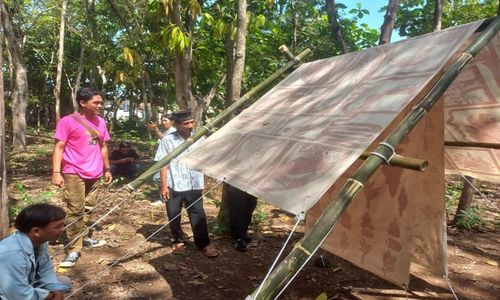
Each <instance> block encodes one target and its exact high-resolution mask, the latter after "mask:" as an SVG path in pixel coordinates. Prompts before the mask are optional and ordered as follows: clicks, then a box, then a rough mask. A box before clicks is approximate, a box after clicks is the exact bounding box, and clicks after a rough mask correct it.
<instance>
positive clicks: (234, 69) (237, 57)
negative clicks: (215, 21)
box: [217, 0, 247, 229]
mask: <svg viewBox="0 0 500 300" xmlns="http://www.w3.org/2000/svg"><path fill="white" fill-rule="evenodd" d="M246 8H247V1H246V0H238V3H237V7H236V14H237V25H236V41H234V42H232V41H230V42H228V43H227V44H228V46H229V48H228V49H227V50H228V53H232V55H231V56H229V55H228V63H227V66H228V70H227V74H228V80H227V91H226V108H228V107H229V106H230V105H231V104H233V103H234V102H235V101H236V100H238V99H239V98H240V95H241V82H242V81H243V71H244V70H245V53H246V37H247V20H246V15H247V9H246ZM228 39H231V35H230V34H229V35H228ZM233 116H234V114H232V115H231V117H233ZM217 221H218V223H219V225H220V228H222V229H224V228H229V206H228V199H227V192H226V184H224V185H223V188H222V203H221V206H220V208H219V214H218V216H217Z"/></svg>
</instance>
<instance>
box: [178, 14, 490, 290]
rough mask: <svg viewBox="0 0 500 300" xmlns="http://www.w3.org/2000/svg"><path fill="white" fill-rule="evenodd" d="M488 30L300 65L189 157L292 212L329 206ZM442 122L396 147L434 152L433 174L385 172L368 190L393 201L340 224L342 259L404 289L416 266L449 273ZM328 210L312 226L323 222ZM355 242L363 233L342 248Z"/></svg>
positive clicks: (454, 32)
mask: <svg viewBox="0 0 500 300" xmlns="http://www.w3.org/2000/svg"><path fill="white" fill-rule="evenodd" d="M480 23H481V22H476V23H471V24H468V25H464V26H460V27H456V28H452V29H448V30H444V31H442V32H438V33H432V34H427V35H424V36H420V37H417V38H413V39H409V40H406V41H402V42H397V43H393V44H388V45H384V46H379V47H375V48H370V49H366V50H363V51H360V52H355V53H348V54H345V55H342V56H339V57H334V58H330V59H324V60H319V61H314V62H310V63H306V64H303V65H301V66H300V67H299V68H298V69H297V70H296V71H294V72H293V73H292V74H291V75H289V76H288V77H287V78H285V79H284V80H283V81H282V82H280V83H279V84H278V85H276V86H275V87H274V88H273V89H271V90H270V91H269V92H267V93H266V94H265V95H264V96H262V97H261V98H260V99H259V100H258V101H257V102H256V103H255V104H254V105H252V106H251V107H250V108H248V109H247V110H245V111H243V112H242V113H241V114H240V115H239V116H238V117H236V118H235V119H233V120H231V121H230V122H229V123H228V124H226V126H224V127H223V128H222V129H221V130H219V131H217V132H216V133H214V134H213V135H212V136H210V137H209V138H208V139H207V140H206V141H205V142H204V143H203V144H202V145H201V146H200V147H199V148H197V149H196V150H195V151H193V152H191V153H190V154H189V155H187V156H185V157H184V158H183V160H182V161H183V162H184V163H186V164H187V165H189V166H191V167H192V168H194V169H198V170H202V171H203V172H204V173H205V174H207V175H209V176H212V177H214V178H217V179H221V180H224V181H226V182H228V183H229V184H232V185H234V186H236V187H238V188H240V189H242V190H245V191H247V192H249V193H251V194H253V195H256V196H258V197H260V198H263V199H264V200H266V201H267V202H271V203H273V204H275V205H276V206H278V207H281V208H283V209H285V210H287V211H290V212H292V213H295V214H297V213H299V212H302V211H307V210H308V209H310V208H311V207H312V206H313V205H314V204H315V203H316V202H317V201H318V200H319V199H320V198H322V196H324V197H323V200H324V201H329V200H331V196H332V195H333V194H332V193H331V192H333V191H335V189H336V185H341V184H342V183H343V182H342V179H343V178H342V176H343V175H346V174H349V172H350V171H351V170H352V168H353V167H351V165H353V163H354V162H355V161H356V160H357V159H358V157H359V156H360V155H361V154H362V152H363V151H364V150H365V149H367V148H369V147H370V145H373V144H374V142H376V141H379V140H380V139H381V138H382V137H383V136H384V133H386V132H387V131H389V130H390V129H391V128H393V127H394V126H395V124H396V122H398V121H400V120H401V119H402V118H403V117H404V115H405V114H406V113H407V112H408V111H409V110H410V109H411V107H412V105H414V104H415V103H416V101H419V100H420V99H421V98H422V97H423V96H424V95H425V94H426V93H427V92H428V91H429V89H430V86H431V85H432V84H434V83H435V81H436V80H437V78H438V76H439V75H440V74H441V73H442V72H443V69H444V67H445V66H446V65H447V63H449V61H450V59H451V58H452V57H454V56H455V54H456V52H457V51H458V49H459V48H461V47H462V46H463V45H464V43H466V41H467V39H468V38H469V37H470V36H471V35H472V33H473V32H474V31H475V30H476V29H477V27H478V26H479V25H480ZM441 113H442V106H441ZM440 120H441V121H440V122H441V123H440V124H438V123H439V120H438V121H437V122H438V123H435V122H436V119H434V120H432V119H429V120H426V121H425V123H426V124H427V125H426V124H423V125H419V128H420V129H416V130H415V132H416V133H415V134H416V135H415V136H414V137H413V138H410V139H408V140H407V141H406V142H405V143H404V145H402V146H401V147H399V148H398V151H401V153H402V154H407V155H409V156H411V155H413V154H415V155H416V154H417V153H418V151H419V150H421V151H422V153H425V154H431V158H432V159H430V161H431V163H433V164H434V166H433V167H432V168H433V169H432V170H433V171H432V172H431V173H432V175H431V176H430V177H428V178H424V177H422V178H420V177H421V176H422V175H417V176H414V175H413V174H415V173H416V172H414V171H407V170H401V169H396V168H389V167H386V168H383V170H382V171H380V170H379V172H377V173H379V174H378V175H377V176H375V178H374V179H373V181H370V182H372V185H371V186H365V189H368V191H365V192H364V194H365V195H375V196H377V197H379V198H384V199H385V200H386V201H384V202H378V201H377V199H378V198H377V197H375V198H370V199H373V200H367V199H368V197H367V198H366V199H361V200H359V201H358V199H356V200H355V201H353V203H352V204H351V206H353V205H356V207H357V209H355V210H356V211H355V213H354V214H346V217H345V218H342V220H341V224H343V225H346V224H347V225H348V226H347V227H343V229H344V238H343V239H342V237H340V239H341V240H337V242H341V241H344V245H343V247H340V248H339V247H337V249H341V250H342V251H341V252H342V253H339V252H340V251H337V252H335V253H336V254H339V255H341V256H342V257H344V258H346V259H348V260H350V261H352V262H354V263H355V264H358V265H360V266H362V267H363V268H365V269H367V270H370V271H372V272H374V273H376V274H378V275H380V276H382V277H383V278H386V279H387V280H390V281H392V282H395V283H398V284H403V283H407V282H408V269H409V266H410V262H411V261H412V260H413V261H419V260H423V261H426V259H427V260H428V261H427V266H430V267H431V269H434V270H436V271H437V272H441V273H442V272H444V270H445V269H446V268H445V257H446V256H445V251H444V245H445V244H446V240H445V236H444V234H445V230H444V229H445V228H444V218H443V216H444V203H443V199H444V195H443V190H442V189H443V179H442V177H443V174H442V173H443V167H444V166H443V161H444V158H443V156H442V155H441V156H440V153H441V154H442V153H443V151H444V150H443V124H442V122H443V120H442V115H441V119H440ZM428 134H430V136H432V138H430V139H428V137H427V136H426V135H428ZM436 134H437V135H436ZM439 134H440V135H439ZM423 136H425V139H421V137H423ZM419 137H420V138H419ZM405 145H406V146H405ZM436 147H437V148H436ZM432 151H436V153H437V154H432ZM417 157H418V156H417ZM350 168H351V169H350ZM409 172H413V173H409ZM431 173H429V174H431ZM419 176H420V177H419ZM419 178H420V179H419ZM436 178H438V180H436ZM339 179H340V181H338V180H339ZM335 182H337V184H334V183H335ZM387 183H389V185H387ZM332 184H334V186H333V187H332ZM423 184H428V185H429V186H430V187H429V189H423V188H422V185H423ZM384 185H386V186H384ZM362 197H363V196H362ZM323 200H322V201H323ZM367 201H368V202H367ZM325 203H326V202H320V203H318V205H317V206H316V207H315V208H314V209H312V210H311V211H310V212H309V215H308V218H309V219H310V220H312V221H313V220H314V219H315V218H316V217H317V216H319V214H320V213H321V211H322V209H321V208H322V207H321V206H322V205H325ZM367 203H369V205H368V204H367ZM363 206H364V209H360V208H361V207H363ZM317 208H318V209H317ZM346 218H347V219H346ZM416 218H420V219H419V220H416V221H414V222H407V221H409V220H413V219H416ZM351 225H352V226H351ZM378 225H380V226H378ZM414 225H418V226H420V227H421V228H420V230H412V228H411V227H412V226H414ZM349 226H350V227H349ZM429 227H431V229H432V230H429ZM356 230H357V231H356ZM351 234H354V235H358V237H357V238H354V239H353V240H352V241H353V243H347V244H345V241H348V240H349V239H350V237H351ZM353 237H354V236H353ZM330 238H332V237H330ZM336 245H338V243H337V244H336ZM328 249H329V250H332V249H331V248H328ZM428 251H429V252H428ZM427 252H428V253H429V254H428V253H427ZM411 253H413V255H414V258H411ZM432 267H433V268H432Z"/></svg>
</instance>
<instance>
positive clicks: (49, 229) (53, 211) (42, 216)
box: [14, 203, 66, 245]
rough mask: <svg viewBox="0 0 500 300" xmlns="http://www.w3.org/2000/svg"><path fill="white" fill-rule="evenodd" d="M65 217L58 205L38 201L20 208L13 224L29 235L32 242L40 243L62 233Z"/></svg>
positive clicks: (54, 238)
mask: <svg viewBox="0 0 500 300" xmlns="http://www.w3.org/2000/svg"><path fill="white" fill-rule="evenodd" d="M65 218H66V213H65V212H64V210H63V209H62V208H60V207H59V206H55V205H51V204H46V203H39V204H33V205H30V206H28V207H26V208H24V209H23V210H21V212H20V213H19V215H18V216H17V218H16V222H15V225H14V226H15V227H16V228H17V230H19V231H20V232H23V233H25V234H27V235H29V236H30V238H31V240H32V241H33V244H35V245H40V244H42V243H45V242H47V241H55V240H57V239H58V238H59V237H60V236H61V235H62V234H63V232H64V221H65Z"/></svg>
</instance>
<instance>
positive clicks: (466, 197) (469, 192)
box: [453, 176, 476, 224]
mask: <svg viewBox="0 0 500 300" xmlns="http://www.w3.org/2000/svg"><path fill="white" fill-rule="evenodd" d="M463 179H464V186H463V188H462V194H461V195H460V200H459V201H458V206H457V211H456V212H455V217H454V218H453V223H454V224H457V223H458V221H459V219H460V218H459V216H460V213H461V212H464V211H466V210H468V209H469V208H471V206H472V196H473V195H474V189H475V184H476V178H474V177H470V176H464V178H463Z"/></svg>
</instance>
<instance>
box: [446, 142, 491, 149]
mask: <svg viewBox="0 0 500 300" xmlns="http://www.w3.org/2000/svg"><path fill="white" fill-rule="evenodd" d="M444 145H445V146H449V147H472V148H488V149H500V144H498V143H479V142H459V141H445V142H444Z"/></svg>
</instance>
